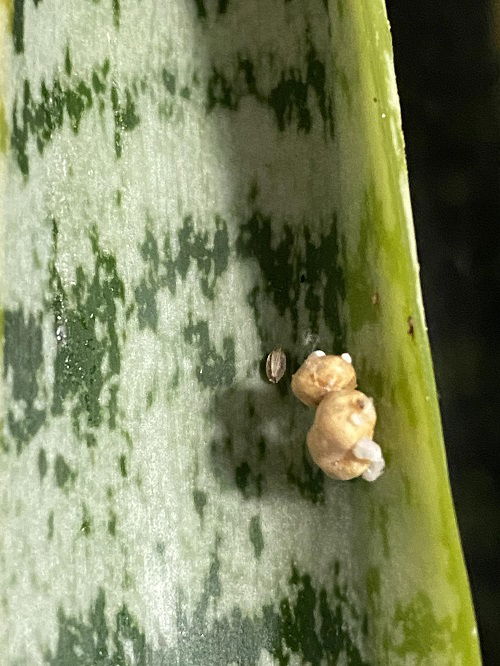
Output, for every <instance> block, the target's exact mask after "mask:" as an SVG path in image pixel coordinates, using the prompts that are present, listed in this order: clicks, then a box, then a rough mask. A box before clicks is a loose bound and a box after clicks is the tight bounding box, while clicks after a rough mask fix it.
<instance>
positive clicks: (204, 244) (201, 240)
mask: <svg viewBox="0 0 500 666" xmlns="http://www.w3.org/2000/svg"><path fill="white" fill-rule="evenodd" d="M177 240H178V244H179V252H178V255H177V257H176V259H175V260H172V259H171V258H170V262H171V264H172V265H173V268H174V269H175V270H176V272H177V273H178V274H179V275H180V277H181V278H182V279H183V280H184V279H185V278H186V276H187V273H188V270H189V267H190V265H191V261H194V262H195V263H196V267H197V269H198V275H199V276H200V277H199V280H200V287H201V291H202V293H203V295H204V296H206V298H208V299H209V300H213V299H214V298H215V287H216V284H217V280H218V279H219V277H220V276H221V275H222V274H223V273H224V271H225V270H226V269H227V266H228V261H229V234H228V230H227V223H226V221H225V220H223V219H222V218H221V217H220V216H219V215H216V216H215V232H214V235H213V240H212V243H210V237H209V232H208V231H207V230H206V229H205V230H203V231H195V229H194V223H193V218H192V217H191V215H187V216H186V217H185V218H184V220H183V224H182V227H181V228H180V229H179V230H178V232H177ZM165 249H166V251H167V249H168V250H169V249H170V242H168V248H167V247H166V248H165ZM165 254H166V252H165ZM168 259H169V257H168V256H166V257H165V262H167V261H168ZM167 268H168V267H167ZM167 275H168V271H167Z"/></svg>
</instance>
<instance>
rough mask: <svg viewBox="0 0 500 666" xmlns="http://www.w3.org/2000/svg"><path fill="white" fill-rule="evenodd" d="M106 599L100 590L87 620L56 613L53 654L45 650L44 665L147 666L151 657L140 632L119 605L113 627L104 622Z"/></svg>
mask: <svg viewBox="0 0 500 666" xmlns="http://www.w3.org/2000/svg"><path fill="white" fill-rule="evenodd" d="M105 607H106V597H105V593H104V590H103V589H102V588H101V589H100V590H99V593H98V595H97V599H96V601H95V603H94V604H92V606H91V607H90V609H89V611H88V613H87V617H86V618H85V619H84V618H82V617H81V616H78V615H75V616H71V615H66V613H65V611H64V610H63V609H62V608H60V609H59V611H58V613H57V619H58V625H59V629H58V640H57V645H56V647H55V651H54V652H52V651H51V650H50V649H48V650H47V651H46V652H45V654H44V661H45V663H47V664H49V665H50V666H91V665H92V666H126V665H127V664H134V666H147V665H148V664H150V663H152V661H151V657H152V653H151V651H150V650H149V649H147V647H146V639H145V635H144V632H142V631H141V630H140V629H139V626H138V624H137V622H136V620H135V619H134V618H133V617H132V615H131V614H130V612H129V610H128V608H127V606H126V605H123V606H122V607H121V608H120V610H119V611H118V612H117V613H116V615H115V620H114V625H112V626H110V627H108V625H107V620H106V613H105Z"/></svg>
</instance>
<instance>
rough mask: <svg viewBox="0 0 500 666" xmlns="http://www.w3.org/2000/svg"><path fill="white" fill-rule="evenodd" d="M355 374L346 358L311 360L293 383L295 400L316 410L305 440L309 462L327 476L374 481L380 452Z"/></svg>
mask: <svg viewBox="0 0 500 666" xmlns="http://www.w3.org/2000/svg"><path fill="white" fill-rule="evenodd" d="M355 387H356V373H355V371H354V368H353V366H352V359H351V357H350V355H349V354H347V353H345V354H342V356H332V355H326V354H323V353H322V352H321V353H320V354H318V353H317V352H313V353H312V354H310V355H309V356H308V357H307V358H306V360H305V361H304V363H303V364H302V366H301V367H300V368H299V369H298V370H297V372H296V373H295V374H294V375H293V377H292V390H293V392H294V393H295V395H296V396H297V397H298V398H299V400H301V401H302V402H304V403H305V404H306V405H309V406H311V407H317V409H316V415H315V418H314V423H313V425H312V427H311V429H310V430H309V432H308V434H307V446H308V449H309V452H310V454H311V457H312V459H313V460H314V462H315V463H316V464H317V465H318V466H319V467H321V469H322V470H323V471H324V472H325V474H327V475H328V476H330V477H332V478H335V479H342V480H347V479H353V478H355V477H357V476H361V477H362V478H363V479H365V480H366V481H375V479H377V478H378V477H379V476H380V475H381V474H382V472H383V470H384V467H385V462H384V458H383V455H382V450H381V449H380V446H379V445H378V444H377V443H376V442H374V441H373V433H374V430H375V423H376V421H377V414H376V411H375V407H374V404H373V400H372V399H371V398H369V397H368V396H366V395H365V394H364V393H362V392H361V391H357V390H355Z"/></svg>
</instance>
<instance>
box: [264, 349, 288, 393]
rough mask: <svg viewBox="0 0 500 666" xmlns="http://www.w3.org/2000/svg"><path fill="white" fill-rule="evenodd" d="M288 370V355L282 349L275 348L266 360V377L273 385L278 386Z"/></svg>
mask: <svg viewBox="0 0 500 666" xmlns="http://www.w3.org/2000/svg"><path fill="white" fill-rule="evenodd" d="M285 370H286V354H285V352H284V351H283V349H282V348H281V347H275V348H274V349H273V351H272V352H271V353H270V354H268V356H267V359H266V376H267V378H268V380H269V381H270V382H271V383H272V384H277V383H278V382H279V380H280V379H281V378H282V377H283V375H284V374H285Z"/></svg>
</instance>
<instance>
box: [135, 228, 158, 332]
mask: <svg viewBox="0 0 500 666" xmlns="http://www.w3.org/2000/svg"><path fill="white" fill-rule="evenodd" d="M139 250H140V253H141V256H142V259H143V261H144V262H145V263H146V265H147V269H146V275H145V277H143V278H141V281H140V282H139V285H138V286H137V287H136V288H135V290H134V296H135V301H136V303H137V320H138V322H139V328H140V329H141V330H142V329H144V328H146V327H148V328H150V329H151V330H152V331H156V329H157V326H158V307H157V304H156V295H157V293H158V290H159V288H160V277H159V274H158V271H159V266H160V253H159V249H158V242H157V240H156V238H155V237H154V235H153V233H152V232H151V230H150V229H148V228H146V237H145V239H144V242H143V243H142V244H141V245H140V246H139Z"/></svg>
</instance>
